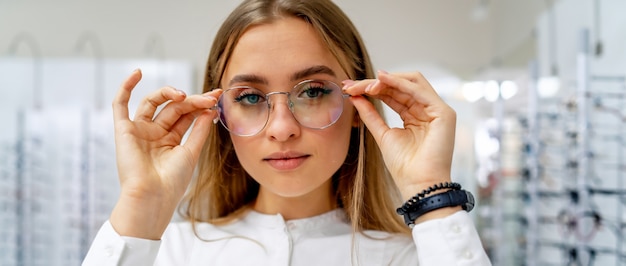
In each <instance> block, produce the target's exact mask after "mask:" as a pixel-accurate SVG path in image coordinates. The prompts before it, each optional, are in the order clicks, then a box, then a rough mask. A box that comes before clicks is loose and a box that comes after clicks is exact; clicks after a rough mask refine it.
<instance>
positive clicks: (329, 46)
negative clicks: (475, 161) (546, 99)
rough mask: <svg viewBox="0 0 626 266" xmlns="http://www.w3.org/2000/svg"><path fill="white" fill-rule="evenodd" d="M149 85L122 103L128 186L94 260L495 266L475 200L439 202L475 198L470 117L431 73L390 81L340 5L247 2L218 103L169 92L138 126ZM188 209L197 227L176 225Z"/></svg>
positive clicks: (235, 24)
mask: <svg viewBox="0 0 626 266" xmlns="http://www.w3.org/2000/svg"><path fill="white" fill-rule="evenodd" d="M376 76H377V77H376ZM140 79H141V72H140V71H135V72H134V73H132V74H131V75H130V77H129V78H128V79H127V80H126V81H125V82H124V83H123V85H122V87H121V89H120V90H119V92H118V94H117V96H116V98H115V100H114V102H113V111H114V120H115V132H116V149H117V161H118V169H119V176H120V182H121V186H122V191H121V195H120V198H119V201H118V203H117V205H116V207H115V208H114V210H113V212H112V214H111V217H110V220H109V221H107V222H106V223H105V224H104V225H103V227H102V229H101V230H100V232H99V233H98V235H97V236H96V239H95V240H94V242H93V244H92V247H91V249H90V251H89V254H88V255H87V257H86V259H85V261H84V265H153V264H154V265H351V264H352V265H418V264H419V265H489V264H490V262H489V260H488V258H487V256H486V254H485V252H484V250H483V248H482V245H481V243H480V239H479V237H478V234H477V232H476V229H475V227H474V225H473V224H472V221H471V219H470V217H469V215H468V214H467V212H466V211H463V210H462V208H463V207H462V206H460V205H463V204H464V203H466V202H465V201H458V200H456V201H455V200H452V201H450V202H448V201H447V200H445V199H444V202H447V204H444V203H436V204H435V203H432V204H435V205H429V204H431V203H428V202H426V201H425V200H423V198H425V197H430V199H431V201H432V199H437V202H439V201H441V200H442V197H441V196H442V195H446V197H447V195H448V194H449V195H451V196H450V197H449V198H452V196H454V195H457V196H458V195H459V194H458V193H457V192H461V191H462V190H460V188H459V187H458V186H456V185H450V183H448V182H450V168H451V160H452V152H453V143H454V132H455V123H456V114H455V112H454V111H453V110H452V109H451V108H450V107H449V106H448V105H447V104H446V103H444V102H443V101H442V100H441V98H440V97H439V96H438V95H437V94H436V93H435V91H434V90H433V88H432V87H431V86H430V85H429V83H428V81H427V80H426V79H425V78H424V77H423V76H422V75H421V74H419V73H396V74H389V73H386V72H384V71H379V72H378V73H374V71H373V70H372V64H371V62H370V60H369V57H368V55H367V52H366V50H365V47H364V46H363V42H362V41H361V38H360V36H359V35H358V33H357V31H356V29H355V28H354V26H353V25H352V23H351V22H350V21H349V19H348V18H347V17H346V16H345V14H344V13H343V12H341V10H339V8H338V7H337V6H335V5H334V4H333V3H332V2H331V1H329V0H316V1H311V0H251V1H244V2H243V3H241V4H240V6H238V7H237V8H236V9H235V10H234V11H233V13H232V14H231V15H230V16H229V17H228V18H227V19H226V21H225V22H224V24H223V25H222V27H221V29H220V30H219V32H218V33H217V36H216V37H215V41H214V44H213V47H212V49H211V53H210V55H209V59H208V62H207V70H206V77H205V84H204V94H202V95H190V96H187V95H185V94H184V93H182V92H180V91H178V90H176V89H174V88H171V87H166V88H162V89H160V90H158V91H156V92H154V93H153V94H151V95H148V96H147V97H146V98H144V99H143V101H142V103H141V105H140V107H139V108H138V110H137V112H136V115H135V117H134V119H132V120H131V119H130V118H129V115H128V114H129V111H128V100H129V98H130V94H131V91H132V89H133V87H134V86H135V85H136V84H137V83H138V82H139V80H140ZM216 88H221V89H216ZM380 100H382V101H383V102H385V103H386V104H388V105H389V106H390V107H391V108H392V109H393V110H395V111H396V112H398V114H400V116H401V118H402V119H403V121H404V128H389V127H388V126H387V125H386V123H385V121H384V120H383V118H382V117H381V115H380V112H379V110H380V109H379V105H380V104H379V101H380ZM161 105H165V107H164V108H163V109H162V110H161V111H160V112H159V113H158V114H156V115H155V112H156V110H157V107H159V106H161ZM194 121H195V123H193V126H192V131H191V133H190V135H189V137H188V139H187V140H186V141H185V142H184V143H183V144H181V141H182V137H183V135H184V133H185V132H186V131H187V129H188V128H189V127H191V125H192V122H194ZM217 121H219V122H218V124H217V123H214V122H217ZM196 164H198V167H197V168H196ZM192 176H193V178H192ZM429 187H430V188H429ZM455 193H456V194H455ZM416 194H419V195H418V196H415V195H416ZM452 194H454V195H452ZM463 195H465V194H463ZM414 196H415V197H414ZM437 196H439V197H437ZM412 197H414V198H413V199H414V200H415V201H413V202H409V203H407V204H405V205H403V210H404V211H403V212H401V213H409V214H406V215H404V216H405V219H404V220H403V219H402V218H403V217H402V216H400V215H398V214H397V213H396V208H397V207H399V206H401V205H402V203H403V201H404V200H406V199H410V198H412ZM466 199H469V197H468V198H466ZM181 200H182V201H181ZM433 202H434V201H433ZM413 203H415V204H413ZM412 204H413V205H415V206H417V207H415V206H413V205H412ZM437 204H439V205H437ZM468 204H469V203H468ZM177 206H180V211H181V214H182V216H183V217H184V218H185V220H186V221H185V222H180V223H170V220H171V218H172V215H173V213H174V211H175V210H176V208H177ZM468 206H469V205H468ZM470 208H471V207H470ZM465 209H467V207H465ZM418 212H419V215H417V214H416V213H418ZM416 217H418V218H416ZM405 222H406V223H405ZM414 224H415V226H413V225H414ZM407 225H411V227H409V226H407Z"/></svg>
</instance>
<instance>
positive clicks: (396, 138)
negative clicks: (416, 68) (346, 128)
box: [344, 71, 456, 199]
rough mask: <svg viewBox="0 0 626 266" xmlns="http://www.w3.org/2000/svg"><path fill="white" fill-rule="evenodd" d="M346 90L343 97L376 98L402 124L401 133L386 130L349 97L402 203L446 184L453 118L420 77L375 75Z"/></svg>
mask: <svg viewBox="0 0 626 266" xmlns="http://www.w3.org/2000/svg"><path fill="white" fill-rule="evenodd" d="M349 83H352V84H349ZM345 85H346V86H345V87H344V92H345V93H348V94H350V95H362V94H365V95H368V96H370V97H374V98H378V99H380V100H382V101H383V102H384V103H386V104H387V105H388V106H389V107H391V109H393V110H394V111H395V112H396V113H398V114H399V115H400V118H402V121H403V123H404V128H390V127H389V126H388V125H387V123H386V122H385V121H384V119H383V118H382V116H381V115H380V114H379V113H378V112H377V111H376V109H375V108H374V106H373V105H372V104H371V103H370V102H369V101H368V100H367V99H365V98H364V97H362V96H352V97H350V99H351V101H352V103H353V104H354V106H355V107H356V109H357V111H358V113H359V116H360V117H361V120H362V121H363V122H364V123H365V125H366V126H367V128H368V129H369V131H370V132H371V133H372V135H373V136H374V139H375V140H376V142H377V143H378V146H379V147H380V150H381V152H382V154H383V159H384V161H385V165H386V166H387V168H388V170H389V172H390V173H391V175H392V176H393V178H394V180H395V182H396V185H397V186H398V188H399V189H400V192H401V194H402V197H403V198H404V199H408V198H410V197H412V196H414V195H415V194H417V193H418V192H420V191H422V190H424V189H426V188H428V187H429V186H432V185H434V184H439V183H441V182H449V181H450V171H451V164H452V153H453V150H454V134H455V128H456V113H455V111H454V110H453V109H452V108H451V107H450V106H448V105H447V104H446V103H445V102H444V101H443V100H442V99H441V97H439V95H438V94H437V93H436V92H435V90H434V89H433V88H432V86H431V85H430V83H429V82H428V81H427V80H426V78H424V76H422V74H420V73H419V72H414V73H399V74H389V73H386V72H384V71H379V73H378V79H368V80H361V81H356V82H347V83H346V84H345Z"/></svg>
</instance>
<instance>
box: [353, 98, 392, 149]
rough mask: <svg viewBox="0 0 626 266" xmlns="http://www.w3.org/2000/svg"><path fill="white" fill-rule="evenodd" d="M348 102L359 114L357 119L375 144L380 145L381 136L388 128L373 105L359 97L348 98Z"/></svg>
mask: <svg viewBox="0 0 626 266" xmlns="http://www.w3.org/2000/svg"><path fill="white" fill-rule="evenodd" d="M350 101H351V102H352V104H353V105H354V107H355V108H356V110H357V111H358V112H359V117H360V118H361V120H363V123H365V126H367V128H368V130H369V131H370V132H371V133H372V136H373V137H374V140H376V143H378V145H380V144H381V141H382V137H383V135H384V134H385V132H387V130H389V126H387V123H386V122H385V120H384V119H383V117H382V116H381V115H380V114H379V113H378V111H377V110H376V108H375V107H374V105H373V104H372V103H371V102H370V101H368V100H367V99H366V98H365V97H363V96H361V95H357V96H352V97H350Z"/></svg>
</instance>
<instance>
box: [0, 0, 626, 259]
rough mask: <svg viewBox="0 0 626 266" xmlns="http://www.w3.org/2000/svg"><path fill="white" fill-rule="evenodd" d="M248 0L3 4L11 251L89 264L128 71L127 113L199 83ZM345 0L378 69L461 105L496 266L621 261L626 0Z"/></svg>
mask: <svg viewBox="0 0 626 266" xmlns="http://www.w3.org/2000/svg"><path fill="white" fill-rule="evenodd" d="M239 2H240V1H199V0H185V1H164V0H156V1H148V0H136V1H121V0H111V1H76V0H57V1H40V0H39V1H38V0H26V1H12V0H0V91H1V93H0V95H2V96H1V97H0V110H1V111H0V117H1V118H0V121H2V124H3V125H2V130H0V265H5V266H17V265H20V266H30V265H59V266H61V265H64V266H65V265H80V264H81V261H82V259H83V258H84V256H85V254H86V253H87V251H88V249H89V246H90V243H91V241H92V240H93V238H94V236H95V234H96V233H97V231H98V229H99V228H100V226H101V225H102V223H103V222H104V221H105V220H107V219H108V217H109V214H110V212H111V210H112V208H113V206H114V204H115V203H116V200H117V197H118V196H119V194H120V188H119V187H120V185H119V181H118V176H117V169H116V160H115V158H116V157H115V144H114V137H113V122H112V121H113V119H112V112H111V102H112V100H113V96H114V95H115V93H116V91H117V89H118V87H119V85H120V84H121V82H122V81H123V80H124V78H125V77H127V76H128V75H129V74H130V73H131V72H132V71H133V70H134V69H136V68H140V69H141V70H142V72H143V79H142V81H141V83H140V84H139V85H138V87H137V88H136V89H135V91H134V92H133V95H134V97H132V98H131V101H130V103H129V106H130V110H131V114H130V116H131V117H132V116H133V113H132V112H134V111H133V110H135V109H136V108H137V105H138V104H139V101H140V99H141V96H137V95H147V94H148V93H149V92H152V91H154V90H156V89H158V88H160V87H163V86H165V85H172V86H175V87H176V88H178V89H181V90H183V91H185V92H187V93H188V94H195V93H199V92H200V91H201V87H202V82H203V76H204V66H205V63H206V58H207V55H208V52H209V48H210V46H211V43H212V41H213V40H212V38H213V36H214V35H215V33H216V31H217V29H218V27H219V25H220V24H221V22H222V21H223V20H224V19H225V17H226V16H227V15H228V14H229V12H230V11H231V10H232V9H234V8H235V6H237V5H238V3H239ZM334 2H335V3H336V4H337V5H338V6H339V7H340V8H342V9H343V10H344V11H345V12H346V14H347V15H348V16H349V17H350V18H351V19H352V21H353V23H354V24H355V26H356V27H357V29H358V30H359V31H360V33H361V35H362V38H363V40H364V42H365V45H366V46H367V48H368V49H369V54H370V56H371V59H372V61H373V63H374V67H375V69H381V70H386V71H388V72H391V73H394V72H410V71H419V72H421V73H422V74H423V75H424V76H425V77H426V78H427V79H428V80H429V82H430V83H431V84H432V85H433V87H434V88H435V90H436V91H437V92H438V93H439V95H440V96H441V97H442V98H443V99H444V100H445V101H446V102H447V103H448V104H449V105H450V106H451V107H452V108H454V109H455V111H456V113H457V128H456V140H455V152H454V155H453V161H452V180H453V181H455V182H458V183H461V184H462V185H463V187H464V188H465V189H467V190H469V191H471V192H472V193H473V194H474V196H475V198H476V207H475V209H474V210H473V211H472V212H471V213H470V215H471V217H472V219H473V221H474V223H475V225H476V227H477V229H478V232H479V235H480V238H481V241H482V243H483V246H484V248H485V250H486V252H487V254H488V256H489V258H490V259H491V261H492V263H493V265H530V266H532V265H626V239H625V238H624V234H626V139H625V138H626V16H624V14H626V1H622V0H523V1H519V0H437V1H434V0H394V1H374V0H366V1H357V0H335V1H334ZM385 114H386V119H387V122H388V124H389V125H390V126H394V127H402V121H401V120H400V119H399V117H398V116H397V115H395V114H394V113H392V112H391V111H390V109H385ZM178 218H179V217H174V219H178Z"/></svg>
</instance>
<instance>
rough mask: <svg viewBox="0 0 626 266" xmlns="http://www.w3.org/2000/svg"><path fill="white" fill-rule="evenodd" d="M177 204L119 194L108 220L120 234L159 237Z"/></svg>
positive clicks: (155, 238) (146, 237)
mask: <svg viewBox="0 0 626 266" xmlns="http://www.w3.org/2000/svg"><path fill="white" fill-rule="evenodd" d="M176 207H177V205H176V204H171V203H170V202H168V201H163V200H157V199H150V200H149V199H137V198H133V197H128V196H125V195H123V194H122V195H121V196H120V198H119V200H118V202H117V204H116V205H115V207H114V208H113V211H112V212H111V216H110V218H109V221H110V223H111V226H112V227H113V229H115V231H116V232H117V233H118V234H119V235H121V236H130V237H137V238H143V239H151V240H158V239H161V236H162V235H163V232H165V229H166V228H167V225H168V224H169V223H170V221H171V219H172V216H173V215H174V211H175V210H176Z"/></svg>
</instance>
